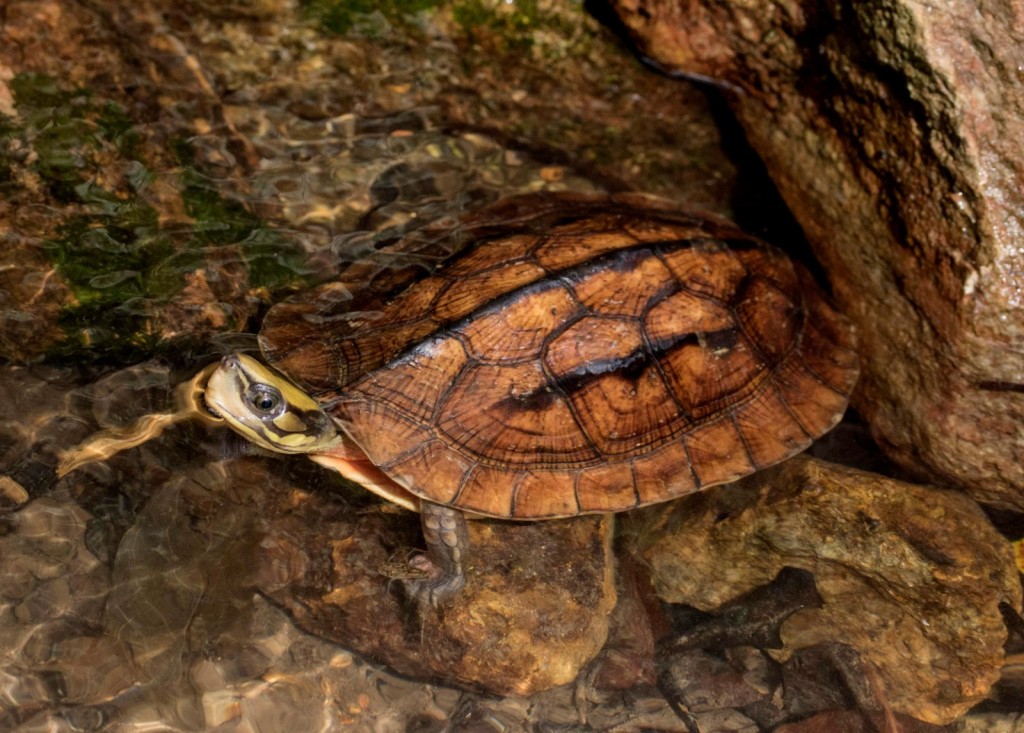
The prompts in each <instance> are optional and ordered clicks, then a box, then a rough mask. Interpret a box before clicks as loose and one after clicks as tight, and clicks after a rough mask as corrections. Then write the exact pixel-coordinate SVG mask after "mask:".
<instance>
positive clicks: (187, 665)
mask: <svg viewBox="0 0 1024 733" xmlns="http://www.w3.org/2000/svg"><path fill="white" fill-rule="evenodd" d="M424 5H425V6H430V5H432V4H429V3H428V4H424ZM454 5H455V6H456V7H454V8H453V7H442V8H440V9H432V8H430V7H428V8H427V9H426V10H423V9H419V10H417V8H411V9H410V8H406V7H403V6H400V5H399V4H397V3H396V4H394V5H393V6H392V5H387V6H382V7H383V12H380V11H378V12H357V13H355V14H354V15H345V14H344V13H342V14H341V15H340V16H339V15H338V14H337V13H335V14H334V15H332V12H333V11H331V10H330V8H329V6H328V4H320V5H318V6H316V7H313V8H311V7H310V6H297V5H293V4H292V3H288V2H263V3H255V4H245V5H241V4H239V5H230V4H228V5H226V6H221V7H218V8H216V9H212V10H211V9H206V8H200V7H193V6H191V5H189V6H185V7H182V6H179V5H175V4H172V3H160V2H154V3H149V4H143V5H139V6H138V7H136V8H134V9H128V8H127V7H122V6H121V4H119V3H107V2H103V1H101V2H90V3H80V4H78V3H73V4H67V3H60V2H35V0H33V2H12V3H8V4H6V5H5V9H4V15H3V18H2V19H0V23H2V25H0V114H2V115H3V116H2V117H0V192H2V194H3V196H2V200H0V233H2V237H3V241H4V245H3V251H2V254H0V280H2V285H3V287H2V294H0V349H2V356H3V357H4V358H5V359H6V360H7V363H6V365H4V366H2V367H0V391H2V393H3V399H2V400H0V405H2V407H0V438H2V442H0V446H2V454H0V456H2V463H0V474H2V483H0V507H2V509H3V511H4V515H3V517H2V527H3V529H2V531H0V558H2V559H3V566H2V571H0V729H3V730H18V731H36V730H39V731H42V730H67V731H73V730H119V731H120V730H166V731H200V730H212V729H216V730H238V731H245V730H254V731H264V732H271V731H282V732H284V731H315V730H339V729H354V730H384V731H392V730H440V729H442V728H444V727H445V726H448V725H455V726H456V727H460V728H465V729H492V728H493V729H495V730H508V729H512V730H515V729H521V728H525V727H530V726H532V725H534V724H540V723H544V724H551V725H559V724H561V725H569V724H578V722H579V720H580V715H581V713H580V712H579V710H578V705H577V704H576V703H575V702H574V700H573V691H572V690H569V689H560V690H556V691H553V692H552V693H546V694H544V695H541V696H539V697H538V698H536V699H534V700H531V701H530V702H529V703H526V702H525V701H519V700H515V699H510V700H494V699H488V698H484V697H480V696H477V695H473V694H471V693H467V692H462V691H458V690H455V689H450V688H446V687H439V686H433V685H430V684H423V683H422V682H416V681H410V680H404V679H401V678H398V677H395V676H394V675H391V674H389V673H388V672H386V671H385V670H383V669H381V668H379V667H377V666H374V665H372V664H369V663H367V662H365V661H364V660H361V659H359V658H358V657H356V656H355V655H353V654H352V653H350V652H348V651H346V650H344V649H342V648H340V647H338V646H336V645H333V644H330V643H328V642H325V641H321V640H319V639H316V638H315V637H312V636H309V635H308V634H305V633H303V632H301V631H299V630H298V629H296V627H295V626H294V625H293V624H292V622H291V621H290V619H289V618H288V616H287V615H286V614H285V613H284V612H283V611H282V610H280V609H278V608H277V607H275V606H274V605H272V604H271V603H269V602H268V601H267V600H266V599H265V598H264V597H263V596H262V595H260V594H259V593H256V592H254V588H255V587H257V586H258V585H259V584H260V583H264V584H267V583H269V584H271V585H272V584H273V582H274V579H275V578H279V577H280V578H286V577H288V576H289V574H290V573H291V572H292V571H291V570H290V569H289V567H288V563H289V558H288V557H287V556H284V557H279V556H277V555H275V553H274V552H273V548H267V547H263V546H262V545H261V543H266V542H267V541H268V540H267V536H266V534H265V531H264V528H263V527H262V525H261V521H260V520H261V506H260V501H261V497H263V496H265V493H264V492H263V491H262V486H261V490H259V491H257V490H251V488H252V487H251V484H252V482H257V481H259V482H263V481H265V480H266V481H269V480H270V479H267V474H266V472H267V468H266V465H271V466H273V468H272V469H271V473H272V474H273V480H275V481H276V480H280V481H282V482H288V481H291V482H301V484H302V485H304V486H314V487H315V485H316V484H317V483H318V482H320V483H324V481H325V479H324V478H323V477H322V476H319V475H318V473H317V471H316V469H314V468H312V467H311V466H309V465H308V464H306V463H305V462H303V461H276V462H273V463H267V464H266V465H263V462H266V461H268V460H269V459H262V458H257V459H245V460H243V461H242V462H241V464H240V465H239V464H237V462H236V461H235V460H234V459H233V458H232V457H233V456H238V455H239V454H241V453H244V450H243V449H242V448H241V447H240V446H239V443H238V442H237V441H235V440H233V439H232V438H231V437H230V436H226V435H224V434H223V433H222V432H220V431H217V430H211V429H208V428H205V427H203V426H200V425H193V424H179V425H175V426H173V427H171V428H169V429H168V430H167V431H166V432H165V433H164V435H162V436H161V437H159V438H156V439H154V440H152V441H150V442H148V443H146V444H144V445H142V446H141V447H139V448H135V449H131V450H128V451H125V452H123V453H121V454H119V455H117V456H115V457H113V458H111V459H110V460H109V461H105V462H100V463H94V464H90V465H87V466H84V467H82V468H79V469H78V470H76V471H74V472H73V473H71V474H70V475H69V476H67V477H65V478H63V479H61V480H57V478H56V476H55V474H54V469H55V466H56V462H57V458H58V456H59V454H60V453H61V452H62V451H64V450H66V449H67V448H69V447H71V446H73V445H75V444H77V443H78V442H79V441H82V440H83V439H85V438H86V437H88V436H89V435H90V434H92V433H94V432H95V431H96V430H98V429H103V428H109V427H113V426H118V425H127V424H130V423H131V422H132V421H133V420H135V419H136V418H138V417H139V416H141V415H145V414H147V413H155V412H160V411H163V410H167V409H169V408H170V407H171V404H172V392H173V388H174V386H175V385H176V384H177V383H179V382H180V381H182V380H184V379H187V378H188V377H189V376H190V375H191V374H192V373H194V371H195V370H197V369H198V368H199V367H201V366H202V365H203V364H205V363H208V362H209V361H211V360H213V359H215V358H216V357H217V356H218V355H220V354H224V353H229V352H232V351H235V350H237V349H239V348H253V347H254V341H253V337H252V336H251V333H252V332H253V331H255V330H256V329H257V328H258V323H259V317H260V315H261V314H262V313H263V312H264V311H265V309H266V308H267V306H268V305H269V304H271V303H273V302H275V301H276V300H279V299H280V298H282V297H284V296H286V295H287V294H288V293H290V292H294V291H295V290H297V289H300V288H304V287H308V286H310V285H312V284H315V283H317V282H324V281H327V280H330V279H331V278H332V277H333V275H334V274H335V273H336V272H337V270H338V268H339V267H340V266H342V265H343V264H345V263H348V262H352V261H358V260H362V259H364V258H366V257H368V256H369V257H370V258H371V260H372V259H373V257H374V256H375V255H374V253H375V252H376V251H377V250H378V249H379V248H380V247H381V246H382V244H385V243H387V242H389V241H391V240H393V239H394V238H395V237H396V236H397V235H399V234H401V233H402V232H404V231H406V230H408V229H410V228H414V227H416V226H418V225H419V224H420V223H422V222H426V221H433V220H437V219H440V218H443V217H450V216H452V215H454V214H457V213H459V212H460V211H463V210H466V209H471V208H474V207H477V206H479V205H481V204H484V203H487V202H490V201H493V200H495V199H497V198H499V197H500V196H502V195H505V194H510V193H517V192H525V191H535V190H575V191H588V190H602V189H606V188H607V187H609V186H611V187H612V188H643V189H645V190H655V191H658V192H662V193H669V194H673V195H678V194H680V192H681V191H682V190H685V189H686V188H687V187H688V188H689V189H690V190H689V192H688V193H687V195H686V198H689V199H691V200H694V201H695V202H696V203H698V204H700V205H703V206H705V207H710V208H717V209H718V210H720V211H723V212H726V213H728V212H729V205H728V200H727V198H728V197H727V193H728V191H729V190H730V188H731V186H732V178H733V175H734V174H733V170H732V167H731V163H730V162H729V161H728V159H727V158H726V157H725V156H724V155H723V154H722V152H721V150H720V149H719V148H718V146H717V133H716V131H715V129H714V126H713V124H712V122H711V119H710V115H709V112H708V109H707V105H706V103H705V101H704V99H703V97H702V95H701V94H700V93H698V92H695V91H693V90H690V89H687V88H686V87H681V86H680V85H678V84H675V83H672V82H668V81H665V80H660V79H657V78H655V77H653V76H652V75H650V74H648V73H647V72H645V71H644V70H642V69H640V68H639V67H638V66H636V64H635V62H634V61H633V60H632V59H631V58H630V57H629V56H628V55H626V54H625V53H623V51H622V50H621V48H619V47H618V45H617V42H616V41H615V40H614V38H613V37H612V36H611V34H609V33H608V32H607V31H605V30H603V29H602V28H601V27H600V26H599V25H598V24H597V23H596V22H595V21H594V20H593V19H592V18H590V17H588V16H586V15H584V13H583V11H582V8H581V7H580V6H579V5H577V4H575V3H571V2H567V3H552V4H550V5H549V6H546V5H543V4H541V6H536V5H534V4H526V6H525V9H524V10H523V11H522V12H520V13H519V14H518V15H517V14H515V13H510V12H509V9H508V8H503V6H502V4H494V5H488V4H486V3H478V2H471V3H462V4H459V3H456V4H454ZM338 7H347V6H346V5H345V4H344V3H343V4H341V5H339V6H338ZM325 8H326V10H325ZM460 8H461V9H460ZM511 10H517V9H516V8H515V7H512V8H511ZM470 11H472V13H471V12H470ZM517 12H518V11H517ZM460 13H461V14H460ZM473 13H476V14H477V15H473ZM339 18H340V19H339ZM332 29H333V30H332ZM338 31H340V33H339V32H338ZM506 75H507V78H505V77H506ZM659 98H663V99H664V100H665V101H664V102H663V101H659ZM680 98H689V99H690V100H691V107H690V109H689V110H687V111H686V112H685V113H684V114H683V115H680V114H679V113H676V119H674V120H671V121H668V120H666V121H664V122H661V121H659V122H656V123H651V122H650V121H647V122H643V121H642V120H641V119H640V118H638V117H635V115H636V113H637V112H638V111H640V110H646V111H650V110H652V109H654V110H657V109H660V108H661V107H666V108H668V107H669V102H671V106H672V107H676V105H677V102H678V100H679V99H680ZM680 117H682V119H680ZM683 139H686V140H687V145H686V146H684V145H681V144H677V143H679V141H680V140H683ZM652 140H657V141H658V142H659V143H660V144H661V147H660V148H656V147H653V146H652V145H651V142H652ZM666 142H668V145H664V143H666ZM641 182H643V184H644V185H640V183H641ZM412 259H413V260H414V261H416V258H415V257H413V258H412ZM377 262H378V264H379V267H382V268H394V267H399V266H404V265H406V264H408V259H406V260H403V261H401V262H394V261H384V260H381V259H379V258H378V260H377ZM426 264H427V265H429V263H426ZM354 287H356V288H358V284H354ZM246 334H250V335H246ZM252 461H256V468H255V469H253V468H252V465H253V464H252ZM326 481H327V483H328V484H330V487H331V488H332V489H333V490H339V489H338V486H337V485H336V484H337V482H336V481H335V480H334V479H327V480H326ZM341 490H342V491H344V489H341ZM339 501H351V502H352V503H353V506H354V507H356V508H357V509H358V508H359V507H365V506H366V505H367V500H366V498H365V497H363V496H362V495H360V494H352V495H351V498H350V499H346V498H345V495H341V496H340V498H339ZM590 709H591V713H590V714H591V719H592V721H594V722H595V724H596V725H597V726H598V727H600V728H605V729H606V728H612V727H614V726H615V725H617V724H629V725H632V724H633V723H635V724H637V725H643V724H645V723H650V724H651V725H655V726H657V727H659V728H662V729H668V730H672V729H682V727H681V726H682V723H681V721H680V720H679V718H678V717H677V716H676V715H675V714H674V713H673V712H672V711H671V710H670V709H669V708H668V706H667V704H666V703H665V702H664V700H662V699H660V697H659V696H658V695H657V694H656V693H652V694H650V695H639V696H636V697H634V698H633V699H630V700H626V701H623V700H615V701H606V703H604V704H597V705H591V706H590ZM453 721H454V722H453ZM630 721H633V722H632V723H630Z"/></svg>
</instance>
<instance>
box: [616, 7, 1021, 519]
mask: <svg viewBox="0 0 1024 733" xmlns="http://www.w3.org/2000/svg"><path fill="white" fill-rule="evenodd" d="M613 4H614V5H615V7H616V8H617V11H618V13H619V14H620V16H621V18H622V19H623V21H624V22H625V23H626V25H627V26H628V27H629V28H630V29H631V30H632V32H633V33H634V34H635V37H636V38H637V39H638V43H639V44H640V46H641V47H642V49H643V51H644V52H645V53H646V54H648V55H650V56H652V57H654V58H656V59H657V60H658V61H660V62H661V63H662V64H664V65H665V66H666V67H668V68H669V69H674V70H679V71H683V72H690V73H696V74H701V75H705V76H709V77H714V78H717V79H721V80H723V82H725V83H726V84H727V85H729V86H731V87H732V89H731V90H729V91H727V92H726V96H727V98H728V99H729V101H730V104H731V106H732V108H733V110H734V111H735V113H736V115H737V117H738V119H739V121H740V122H741V124H742V125H743V126H744V129H745V131H746V133H747V136H748V139H749V140H750V143H751V144H752V146H753V147H754V149H755V150H756V151H757V152H758V153H759V154H760V156H761V157H762V158H763V159H764V161H765V163H766V165H767V168H768V171H769V173H770V174H771V176H772V177H773V178H774V180H775V182H776V184H777V185H778V188H779V190H780V192H781V194H782V196H783V197H784V199H785V200H786V202H787V203H788V205H789V206H790V208H791V209H792V210H793V212H794V214H795V215H796V217H797V219H798V220H799V222H800V223H801V224H802V226H803V227H804V229H805V231H806V232H807V235H808V237H809V239H810V242H811V245H812V246H813V248H814V249H815V251H816V253H817V254H818V256H819V258H820V259H821V260H822V262H823V264H824V266H825V268H826V270H827V271H828V273H829V277H830V279H831V281H832V284H833V286H834V288H835V292H836V296H837V298H838V300H839V301H840V304H841V305H842V306H843V310H845V311H846V313H847V314H848V315H850V316H851V317H852V318H853V319H854V321H855V322H856V323H857V325H858V326H859V333H860V338H861V340H862V353H863V355H864V357H865V358H864V361H865V373H864V377H863V382H862V387H861V394H860V397H859V400H857V402H856V404H857V406H858V407H859V408H860V409H861V410H862V411H863V412H864V414H865V415H866V416H867V418H868V420H869V421H870V423H871V425H872V428H873V431H874V433H875V435H876V437H877V438H878V439H879V441H880V442H881V443H882V444H883V445H884V447H885V448H886V449H887V451H888V452H889V453H890V454H891V455H892V456H893V457H894V458H896V459H897V460H898V461H900V462H901V463H902V464H903V465H904V466H906V467H908V468H910V469H912V470H915V471H917V472H919V473H925V474H928V475H930V476H931V477H932V478H933V479H935V480H939V481H944V482H945V481H951V482H955V483H957V484H959V485H961V486H964V487H966V488H968V489H970V490H971V491H972V492H973V494H974V495H975V496H976V497H977V498H978V499H980V500H982V501H986V502H992V503H995V504H999V505H1002V506H1007V507H1015V508H1018V509H1020V508H1022V507H1024V427H1022V426H1024V350H1022V348H1021V344H1022V343H1024V312H1022V306H1024V264H1022V262H1024V249H1022V247H1024V245H1022V241H1024V193H1022V186H1021V183H1022V180H1024V149H1022V147H1021V146H1022V140H1024V94H1022V75H1021V66H1020V59H1021V55H1020V49H1021V46H1022V43H1024V3H1022V2H1020V0H995V1H990V0H986V1H985V2H980V3H979V2H971V1H969V0H954V2H950V3H942V4H939V5H935V4H931V3H925V2H914V1H912V0H871V1H869V2H853V0H840V1H839V2H835V3H819V2H812V1H811V0H777V1H776V2H771V3H736V2H729V3H719V2H710V1H708V0H684V1H682V2H680V1H679V0H614V3H613Z"/></svg>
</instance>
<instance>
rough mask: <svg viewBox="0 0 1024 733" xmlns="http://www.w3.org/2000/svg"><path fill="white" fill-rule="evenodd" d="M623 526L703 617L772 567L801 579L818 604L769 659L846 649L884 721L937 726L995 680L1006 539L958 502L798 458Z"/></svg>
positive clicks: (792, 624)
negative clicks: (794, 571) (887, 714)
mask: <svg viewBox="0 0 1024 733" xmlns="http://www.w3.org/2000/svg"><path fill="white" fill-rule="evenodd" d="M629 521H630V522H631V526H630V530H629V531H630V533H631V534H632V535H633V537H634V540H633V541H634V543H635V544H636V546H637V549H638V551H639V553H640V555H641V557H642V559H643V561H645V562H646V563H647V565H648V566H649V567H650V570H651V574H652V582H653V584H654V587H655V589H656V591H657V592H658V595H659V596H660V597H661V598H662V599H663V600H665V601H668V602H671V603H684V604H688V605H691V606H694V607H696V608H699V609H701V610H705V611H710V610H716V609H718V608H720V607H721V606H723V605H724V604H727V603H728V602H729V601H731V600H733V599H734V598H736V597H738V596H740V595H742V594H744V593H747V592H749V591H751V590H752V589H754V588H756V587H758V586H761V585H764V584H766V583H768V582H769V581H771V580H772V579H773V578H775V577H776V575H778V573H779V572H780V571H781V570H782V569H783V568H785V567H794V568H800V569H804V570H807V571H810V572H811V573H812V574H813V576H814V582H815V587H816V589H817V591H818V593H819V594H820V596H821V598H822V600H823V604H822V605H821V607H820V608H818V607H813V605H812V606H809V607H805V608H802V609H800V610H797V611H796V612H794V613H792V614H791V615H790V616H789V617H788V618H786V619H785V621H784V622H783V623H782V624H781V626H780V627H779V635H780V641H781V648H780V649H779V650H778V651H777V652H774V655H775V656H776V657H777V658H778V659H780V660H786V659H788V658H789V657H791V656H792V655H793V654H795V653H797V652H798V651H799V650H802V649H807V648H811V647H816V646H820V645H825V646H830V645H831V646H834V645H836V644H839V645H845V646H848V647H850V648H852V649H853V650H855V652H856V654H857V655H858V656H859V658H860V663H861V665H862V666H863V667H864V669H865V670H866V675H868V676H869V677H873V678H874V680H875V681H877V684H878V688H879V690H880V693H881V696H882V698H883V700H882V701H881V702H882V703H884V704H887V705H891V707H892V708H893V709H894V710H895V711H897V712H902V713H906V714H908V715H911V716H913V717H915V718H918V719H920V720H923V721H927V722H932V723H947V722H950V721H952V720H953V719H954V718H956V717H957V716H959V715H962V714H963V713H964V712H965V711H966V710H967V709H968V708H970V707H971V706H972V705H973V704H975V703H977V702H978V701H979V700H981V699H982V698H983V697H984V696H985V694H986V693H987V692H988V690H989V688H990V687H991V686H992V684H994V683H995V681H996V680H997V679H998V677H999V670H1000V667H1001V666H1002V663H1003V643H1004V642H1005V640H1006V634H1007V632H1006V629H1005V626H1004V623H1003V617H1002V615H1001V613H1000V610H999V606H1000V604H1001V603H1008V604H1010V605H1011V606H1013V607H1014V608H1018V609H1019V608H1020V603H1021V587H1020V583H1019V581H1018V578H1017V572H1016V568H1015V567H1014V564H1013V555H1012V552H1011V549H1010V546H1009V543H1008V542H1007V541H1006V540H1005V539H1004V538H1003V537H1002V536H1001V535H999V533H998V532H997V531H996V530H995V529H994V528H993V527H992V525H991V524H990V523H989V521H988V519H987V518H986V517H985V515H984V514H983V513H982V511H981V510H980V509H979V508H978V506H977V505H976V504H975V503H974V502H973V501H971V500H970V499H969V498H967V497H966V496H964V495H962V494H957V493H954V492H951V491H943V490H939V489H935V488H931V487H926V486H916V485H912V484H907V483H903V482H900V481H894V480H891V479H887V478H883V477H880V476H876V475H874V474H869V473H864V472H861V471H855V470H852V469H846V468H841V467H838V466H833V465H831V464H828V463H825V462H822V461H817V460H814V459H810V458H804V457H798V458H794V459H791V460H789V461H787V462H785V463H783V464H780V465H779V466H777V467H775V468H771V469H768V470H766V471H762V472H761V473H758V474H756V475H755V476H752V477H750V478H748V479H745V480H743V481H741V482H738V483H736V484H732V485H727V486H722V487H714V488H711V489H708V490H707V491H705V492H702V493H701V494H697V495H694V496H692V497H687V498H685V499H683V500H680V501H678V502H673V503H671V504H668V505H665V506H662V507H654V508H652V509H649V510H641V511H640V512H637V513H636V514H634V515H633V516H632V517H631V518H630V520H629ZM868 681H869V682H871V680H870V679H869V680H868ZM869 686H870V685H869Z"/></svg>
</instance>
